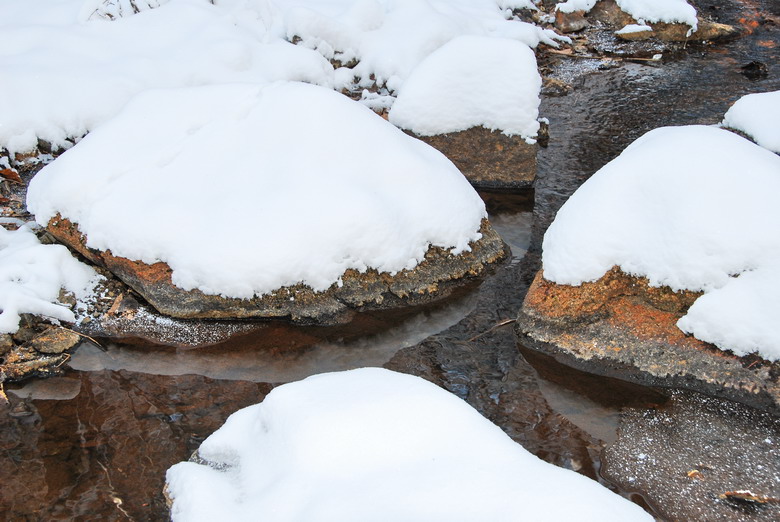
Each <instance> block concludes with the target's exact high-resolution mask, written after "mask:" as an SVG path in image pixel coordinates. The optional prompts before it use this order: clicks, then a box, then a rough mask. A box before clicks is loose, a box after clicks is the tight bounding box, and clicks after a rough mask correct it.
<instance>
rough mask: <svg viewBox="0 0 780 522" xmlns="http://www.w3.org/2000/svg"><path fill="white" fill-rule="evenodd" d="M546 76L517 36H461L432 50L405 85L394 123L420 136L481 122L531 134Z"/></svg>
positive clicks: (509, 131)
mask: <svg viewBox="0 0 780 522" xmlns="http://www.w3.org/2000/svg"><path fill="white" fill-rule="evenodd" d="M541 86H542V78H541V76H539V72H538V71H537V68H536V57H535V56H534V53H533V51H532V50H531V49H530V48H529V47H528V46H527V45H524V44H522V43H520V42H518V41H515V40H508V39H500V38H487V37H478V36H461V37H459V38H455V39H453V40H451V41H450V42H449V43H447V44H445V45H443V46H442V47H440V48H439V49H437V50H436V51H434V52H433V53H432V54H431V55H430V56H429V57H428V58H426V59H425V61H423V63H421V64H420V65H419V66H418V67H417V68H416V69H415V70H414V72H413V73H412V75H411V76H410V77H409V79H408V80H407V81H406V82H405V83H404V85H403V87H402V88H401V89H400V91H399V93H398V99H397V100H396V102H395V104H394V105H393V107H392V109H391V110H390V114H389V118H390V122H391V123H393V124H394V125H396V126H398V127H401V128H403V129H408V130H411V131H413V132H415V133H416V134H418V135H421V136H431V135H434V134H444V133H448V132H458V131H463V130H466V129H469V128H471V127H475V126H478V125H482V126H484V127H485V128H488V129H491V130H501V131H503V132H504V134H508V135H520V136H522V137H524V138H533V137H535V136H536V133H537V131H538V130H539V122H538V121H537V118H538V116H539V103H540V99H539V90H540V89H541Z"/></svg>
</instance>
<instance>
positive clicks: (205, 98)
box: [27, 22, 486, 298]
mask: <svg viewBox="0 0 780 522" xmlns="http://www.w3.org/2000/svg"><path fill="white" fill-rule="evenodd" d="M112 23H113V22H112ZM27 204H28V208H29V209H30V210H31V212H33V213H34V214H35V216H36V219H37V221H38V222H39V223H40V224H42V225H45V224H46V223H48V221H49V220H50V219H51V218H52V217H54V216H55V215H56V214H57V213H60V214H61V215H62V216H63V217H66V218H69V219H71V220H72V221H73V222H75V223H77V224H78V225H79V229H80V230H81V232H82V233H83V234H85V235H86V236H87V238H88V243H87V244H88V246H90V247H91V248H96V249H98V250H111V252H112V253H113V254H114V255H117V256H122V257H127V258H129V259H134V260H139V261H143V262H144V263H148V264H152V263H155V262H157V261H164V262H166V263H168V265H169V266H170V267H171V268H172V269H173V283H174V284H175V285H177V286H179V287H181V288H183V289H185V290H191V289H195V288H197V289H199V290H201V291H203V292H205V293H207V294H220V295H224V296H228V297H238V298H250V297H252V296H253V295H256V294H257V295H261V294H265V293H268V292H271V291H272V290H275V289H278V288H280V287H282V286H289V285H294V284H296V283H299V282H300V283H304V284H307V285H309V286H310V287H312V288H313V289H314V290H317V291H320V290H325V289H327V288H328V287H329V286H330V285H331V284H333V283H336V282H337V281H338V279H339V277H341V275H342V274H343V273H344V271H345V270H347V269H350V268H354V269H356V270H359V271H365V270H366V269H368V268H375V269H377V270H378V271H380V272H389V273H393V272H398V271H401V270H403V269H412V268H414V267H415V266H417V264H418V263H419V262H420V261H422V259H423V258H424V256H425V253H426V251H427V250H428V248H429V246H430V245H435V246H438V247H441V248H445V249H452V251H453V253H454V254H458V253H460V252H463V251H466V250H468V249H469V248H470V247H469V243H470V242H472V241H476V240H478V239H479V238H480V237H481V234H480V233H479V228H480V224H481V220H482V219H483V218H484V217H485V216H486V213H485V207H484V204H483V203H482V200H481V199H480V197H479V195H477V193H476V192H475V191H474V190H473V189H472V188H471V186H470V185H469V183H468V182H467V181H466V179H465V178H464V177H463V175H462V174H461V173H460V172H459V171H458V170H457V168H456V167H455V166H454V165H453V164H452V163H451V162H450V161H449V160H448V159H447V158H445V157H444V156H443V155H442V154H441V153H439V152H438V151H436V150H435V149H433V148H432V147H429V146H428V145H426V144H424V143H422V142H421V141H419V140H416V139H414V138H411V137H409V136H407V135H405V134H404V133H403V132H402V131H400V130H399V129H397V128H395V127H393V126H392V125H390V124H389V123H387V122H386V121H384V120H383V119H382V118H381V117H379V116H377V115H376V114H375V113H373V112H372V111H371V110H369V109H367V108H366V107H363V106H362V105H360V104H359V103H356V102H353V101H351V100H349V99H348V98H347V97H345V96H342V95H341V94H338V93H336V92H334V91H332V90H329V89H325V88H322V87H316V86H313V85H309V84H304V83H296V82H280V83H274V84H270V85H267V86H258V85H252V84H233V85H212V86H203V87H193V88H187V89H169V90H158V91H147V92H145V93H143V94H141V95H139V96H138V97H136V98H135V99H134V100H133V101H131V102H130V103H129V104H128V105H127V107H125V109H124V110H123V111H122V112H121V113H120V114H119V115H117V116H116V117H115V118H114V119H112V120H111V121H110V122H108V123H106V124H104V125H103V126H101V127H99V128H97V129H96V130H95V131H93V132H92V133H90V134H89V135H87V136H86V137H85V138H84V139H83V140H81V142H79V143H78V144H77V145H76V146H74V147H73V148H72V149H70V150H68V151H67V152H65V153H64V154H62V155H61V156H60V157H59V158H58V159H57V160H55V161H54V162H53V163H51V164H50V165H48V166H46V167H45V168H44V169H42V170H41V171H40V172H39V173H38V174H37V175H36V176H35V178H33V180H32V182H31V183H30V187H29V190H28V195H27Z"/></svg>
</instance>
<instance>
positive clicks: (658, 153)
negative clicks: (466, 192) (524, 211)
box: [542, 126, 780, 360]
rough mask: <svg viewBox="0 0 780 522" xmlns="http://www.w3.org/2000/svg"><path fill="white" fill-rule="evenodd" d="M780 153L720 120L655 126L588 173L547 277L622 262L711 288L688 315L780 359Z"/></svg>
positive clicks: (688, 285) (576, 277) (570, 205)
mask: <svg viewBox="0 0 780 522" xmlns="http://www.w3.org/2000/svg"><path fill="white" fill-rule="evenodd" d="M778 193H780V158H779V157H777V156H776V155H775V154H773V153H771V152H769V151H767V150H766V149H763V148H761V147H759V146H757V145H755V144H753V143H751V142H750V141H748V140H746V139H744V138H741V137H739V136H737V135H736V134H734V133H731V132H728V131H726V130H723V129H719V128H716V127H704V126H688V127H664V128H660V129H655V130H653V131H650V132H648V133H647V134H645V135H644V136H642V137H641V138H639V139H638V140H636V141H635V142H634V143H632V144H631V145H629V146H628V147H627V148H626V149H625V150H624V151H623V153H621V154H620V156H618V157H617V158H615V159H614V160H612V161H611V162H609V163H608V164H607V165H605V166H604V167H602V168H601V169H600V170H599V171H598V172H597V173H596V174H594V175H593V176H592V177H591V178H590V179H589V180H588V181H586V182H585V183H584V184H583V185H582V186H581V187H580V188H579V189H578V190H577V191H576V192H575V193H574V195H573V196H572V197H571V198H570V199H569V200H568V201H567V202H566V203H565V204H564V205H563V207H562V208H561V209H560V210H559V211H558V215H557V216H556V218H555V221H554V222H553V223H552V225H551V226H550V228H549V229H548V230H547V233H546V234H545V237H544V241H543V245H542V247H543V255H542V261H543V265H544V275H545V278H547V279H549V280H550V281H553V282H556V283H559V284H568V285H579V284H581V283H582V282H585V281H594V280H596V279H598V278H600V277H601V276H602V275H604V273H605V272H606V271H607V270H609V269H610V268H611V267H612V266H615V265H618V266H620V268H621V269H622V270H623V271H624V272H626V273H629V274H634V275H637V276H646V277H647V278H648V279H649V280H650V284H651V285H653V286H661V285H667V286H669V287H671V288H672V289H674V290H682V289H689V290H696V291H700V290H701V291H704V292H705V295H704V296H702V297H701V298H699V299H698V300H697V301H696V302H695V303H694V304H693V306H692V307H691V308H690V310H689V312H688V314H687V315H686V316H685V317H683V318H682V319H681V320H680V322H679V323H678V326H679V327H680V328H681V329H682V330H683V331H685V332H689V333H693V334H694V335H695V336H696V337H697V338H699V339H701V340H703V341H707V342H710V343H713V344H715V345H717V346H719V347H720V348H723V349H729V350H733V351H734V352H735V353H737V354H740V355H744V354H747V353H750V352H755V351H758V352H759V354H760V355H761V356H762V357H764V358H766V359H771V360H777V359H780V323H779V322H778V321H777V320H776V319H777V317H778V316H779V315H780V236H779V235H778V234H777V231H778V230H780V207H778V205H777V203H776V195H777V194H778Z"/></svg>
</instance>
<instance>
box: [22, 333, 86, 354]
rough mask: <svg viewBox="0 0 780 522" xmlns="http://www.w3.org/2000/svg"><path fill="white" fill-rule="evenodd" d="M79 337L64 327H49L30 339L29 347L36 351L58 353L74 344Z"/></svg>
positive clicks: (79, 339) (77, 341)
mask: <svg viewBox="0 0 780 522" xmlns="http://www.w3.org/2000/svg"><path fill="white" fill-rule="evenodd" d="M79 341H81V337H80V336H79V335H78V334H77V333H76V332H72V331H70V330H66V329H64V328H57V327H55V328H50V329H49V330H46V331H45V332H43V333H42V334H40V335H38V336H36V337H35V338H34V339H33V340H32V341H30V347H31V348H32V349H33V350H35V351H38V352H41V353H47V354H60V353H63V352H64V351H66V350H70V349H71V348H73V347H74V346H76V345H77V344H78V343H79Z"/></svg>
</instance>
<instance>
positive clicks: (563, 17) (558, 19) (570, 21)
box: [555, 11, 590, 33]
mask: <svg viewBox="0 0 780 522" xmlns="http://www.w3.org/2000/svg"><path fill="white" fill-rule="evenodd" d="M588 26H590V23H588V21H587V20H586V19H585V12H584V11H573V12H571V13H564V12H563V11H555V28H556V29H558V30H559V31H560V32H562V33H576V32H577V31H582V30H583V29H585V28H586V27H588Z"/></svg>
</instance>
